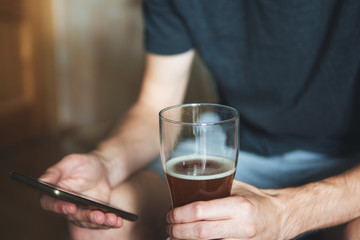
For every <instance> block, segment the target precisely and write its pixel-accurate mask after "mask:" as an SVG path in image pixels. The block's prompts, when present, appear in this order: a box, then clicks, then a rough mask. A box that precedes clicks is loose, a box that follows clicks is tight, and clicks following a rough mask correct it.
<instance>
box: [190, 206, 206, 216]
mask: <svg viewBox="0 0 360 240" xmlns="http://www.w3.org/2000/svg"><path fill="white" fill-rule="evenodd" d="M205 208H206V203H205V202H195V203H194V204H193V209H192V211H193V214H194V217H195V219H202V218H203V216H204V211H205Z"/></svg>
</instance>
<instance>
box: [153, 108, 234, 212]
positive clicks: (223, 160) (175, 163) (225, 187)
mask: <svg viewBox="0 0 360 240" xmlns="http://www.w3.org/2000/svg"><path fill="white" fill-rule="evenodd" d="M159 115H160V145H161V146H160V148H161V160H162V165H163V168H164V171H165V176H166V179H167V183H168V187H169V191H170V195H171V202H172V207H173V208H174V207H179V206H183V205H185V204H188V203H191V202H195V201H207V200H212V199H216V198H223V197H228V196H230V192H231V187H232V183H233V179H234V176H235V170H236V165H237V157H238V133H239V131H238V130H239V129H238V128H239V113H238V111H237V110H236V109H234V108H232V107H229V106H225V105H219V104H200V103H198V104H182V105H176V106H170V107H167V108H165V109H163V110H161V111H160V113H159Z"/></svg>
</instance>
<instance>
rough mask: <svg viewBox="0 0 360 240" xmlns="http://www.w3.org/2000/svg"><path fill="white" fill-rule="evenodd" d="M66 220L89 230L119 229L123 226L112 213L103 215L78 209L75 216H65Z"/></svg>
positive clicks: (120, 220)
mask: <svg viewBox="0 0 360 240" xmlns="http://www.w3.org/2000/svg"><path fill="white" fill-rule="evenodd" d="M67 218H68V220H69V221H70V222H72V223H73V224H75V225H77V226H79V227H85V228H91V229H108V228H120V227H122V226H123V221H122V219H121V218H119V217H117V216H116V215H115V214H113V213H106V214H104V213H103V212H101V211H97V210H95V211H92V210H87V209H82V208H79V209H78V211H77V212H76V213H75V214H71V215H68V216H67Z"/></svg>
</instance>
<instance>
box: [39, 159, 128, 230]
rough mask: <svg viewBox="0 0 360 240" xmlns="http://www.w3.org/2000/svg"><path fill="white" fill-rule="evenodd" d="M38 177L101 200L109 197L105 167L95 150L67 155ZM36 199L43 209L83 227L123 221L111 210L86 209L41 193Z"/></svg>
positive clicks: (112, 226) (107, 225)
mask: <svg viewBox="0 0 360 240" xmlns="http://www.w3.org/2000/svg"><path fill="white" fill-rule="evenodd" d="M39 180H42V181H45V182H48V183H51V184H55V185H58V186H60V187H62V188H64V189H68V190H71V191H75V192H79V193H81V194H84V195H87V196H89V197H92V198H95V199H98V200H101V201H103V202H108V201H109V199H110V186H109V183H108V181H107V177H106V169H105V166H104V165H103V164H102V162H101V160H100V156H99V155H97V154H95V153H90V154H72V155H69V156H67V157H65V158H64V159H62V160H61V161H60V162H58V163H57V164H56V165H54V166H52V167H50V168H49V169H47V170H46V172H45V173H44V175H42V176H41V177H40V178H39ZM40 203H41V206H42V208H44V209H45V210H48V211H53V212H55V213H57V214H61V215H64V216H65V217H66V218H67V219H68V220H69V221H70V222H72V223H73V224H75V225H77V226H80V227H83V228H93V229H105V228H119V227H121V226H122V225H123V220H122V219H121V218H120V217H117V216H116V215H115V214H113V213H106V214H105V213H103V212H101V211H90V210H86V209H83V208H81V207H79V206H76V205H75V204H73V203H69V202H64V201H61V200H57V199H55V198H52V197H50V196H47V195H42V196H41V199H40Z"/></svg>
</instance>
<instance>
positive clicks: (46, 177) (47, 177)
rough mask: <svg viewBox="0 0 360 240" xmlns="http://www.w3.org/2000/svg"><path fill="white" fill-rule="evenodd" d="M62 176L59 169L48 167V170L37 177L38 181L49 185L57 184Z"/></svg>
mask: <svg viewBox="0 0 360 240" xmlns="http://www.w3.org/2000/svg"><path fill="white" fill-rule="evenodd" d="M61 176H62V172H61V169H59V168H57V167H50V168H48V169H47V170H46V171H45V173H44V174H43V175H41V177H39V179H38V180H40V181H43V182H47V183H51V184H57V183H58V182H59V181H60V179H61Z"/></svg>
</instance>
